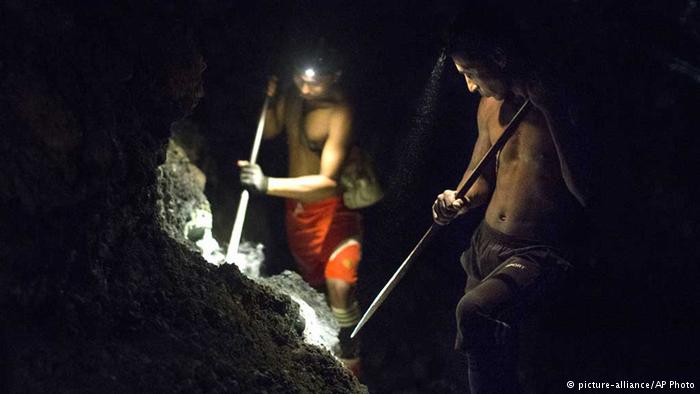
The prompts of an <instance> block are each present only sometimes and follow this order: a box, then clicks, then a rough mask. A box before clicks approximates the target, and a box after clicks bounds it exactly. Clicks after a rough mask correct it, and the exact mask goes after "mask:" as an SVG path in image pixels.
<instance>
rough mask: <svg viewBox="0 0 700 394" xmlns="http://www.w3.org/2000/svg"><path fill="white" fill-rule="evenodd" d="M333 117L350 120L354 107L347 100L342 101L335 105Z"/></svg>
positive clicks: (334, 118)
mask: <svg viewBox="0 0 700 394" xmlns="http://www.w3.org/2000/svg"><path fill="white" fill-rule="evenodd" d="M331 117H332V119H333V120H335V121H346V120H347V121H349V120H351V119H352V107H350V105H349V104H348V103H346V102H340V103H338V104H336V105H334V106H333V110H332V112H331Z"/></svg>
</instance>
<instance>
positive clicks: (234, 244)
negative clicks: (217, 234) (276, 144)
mask: <svg viewBox="0 0 700 394" xmlns="http://www.w3.org/2000/svg"><path fill="white" fill-rule="evenodd" d="M269 106H270V96H265V102H264V103H263V107H262V112H261V113H260V120H259V121H258V129H257V130H256V132H255V139H254V140H253V150H252V152H251V153H250V160H249V161H250V164H255V160H257V158H258V151H259V150H260V141H262V134H263V129H264V128H265V114H266V113H267V108H268V107H269ZM249 199H250V193H249V192H248V190H243V191H242V192H241V199H240V200H239V201H238V210H237V211H236V221H235V222H233V231H231V240H230V241H229V243H228V250H227V251H226V262H227V263H229V264H232V263H235V259H236V256H237V255H238V246H239V245H240V243H241V234H242V233H243V223H244V222H245V214H246V211H247V210H248V200H249Z"/></svg>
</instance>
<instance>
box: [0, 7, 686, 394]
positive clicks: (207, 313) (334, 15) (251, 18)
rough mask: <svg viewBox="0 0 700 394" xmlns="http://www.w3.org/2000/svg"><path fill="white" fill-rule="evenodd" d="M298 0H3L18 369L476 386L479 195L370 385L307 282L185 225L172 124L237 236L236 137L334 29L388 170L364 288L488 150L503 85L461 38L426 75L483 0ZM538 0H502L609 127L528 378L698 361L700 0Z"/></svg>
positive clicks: (25, 376) (12, 338) (404, 292)
mask: <svg viewBox="0 0 700 394" xmlns="http://www.w3.org/2000/svg"><path fill="white" fill-rule="evenodd" d="M280 3H282V2H273V1H261V2H249V3H246V4H242V3H240V2H226V1H216V0H190V1H174V2H167V3H166V2H148V3H144V2H140V1H126V2H107V1H105V2H89V3H87V2H86V3H83V2H71V1H66V2H48V1H7V2H4V3H3V5H2V6H0V51H1V52H0V53H1V55H0V72H1V73H0V130H1V133H2V136H3V138H2V140H0V165H2V167H3V169H4V171H3V172H4V174H3V176H2V177H0V240H1V242H0V262H1V264H0V284H1V286H0V303H1V306H0V310H2V324H1V325H0V327H1V329H0V334H1V336H0V340H1V342H0V360H1V361H0V391H2V392H11V393H14V392H243V393H253V392H255V393H263V392H265V393H273V392H274V393H286V392H299V393H305V392H312V393H317V392H333V393H345V392H348V393H350V392H365V391H367V390H369V391H370V392H373V393H375V392H376V393H462V392H468V389H467V382H466V379H467V378H466V366H465V364H466V361H465V360H464V359H463V356H462V355H460V354H458V353H456V352H455V351H454V350H453V341H454V336H455V324H454V307H455V303H456V302H457V301H458V300H459V297H460V295H461V294H462V292H463V290H464V273H463V270H462V268H461V266H460V264H459V255H460V253H461V251H462V250H463V249H464V248H465V247H466V246H467V244H468V240H469V237H470V235H471V233H472V231H473V230H474V228H475V227H476V226H477V225H478V223H479V221H480V218H479V217H477V216H478V215H473V216H470V217H467V218H464V219H461V220H459V221H457V222H456V223H454V224H452V225H451V226H450V228H449V231H443V232H442V233H441V234H440V235H439V236H438V237H436V238H435V239H434V240H433V242H432V243H431V244H430V245H429V246H428V247H427V249H426V250H425V251H424V253H423V256H422V257H421V258H420V259H419V260H418V261H417V262H416V264H415V265H414V267H412V269H411V271H410V272H409V273H408V274H407V275H406V276H405V277H404V278H403V280H402V282H401V284H400V285H399V286H398V287H397V288H396V290H395V292H394V293H393V294H392V296H391V297H390V298H389V299H388V300H387V301H386V303H385V304H384V305H383V306H382V308H381V309H380V311H379V312H378V313H377V314H376V315H375V317H374V318H373V319H372V320H371V321H370V323H369V324H368V325H367V326H366V327H365V329H364V330H363V332H362V357H363V379H362V384H364V385H365V386H363V385H362V384H360V382H358V381H357V380H356V379H354V378H353V377H352V376H351V375H350V374H349V373H348V372H347V371H346V370H344V369H343V368H342V367H340V366H339V364H338V363H337V362H335V361H334V360H333V359H332V358H331V357H330V355H329V354H328V352H325V351H323V350H320V349H318V348H315V347H313V346H309V345H307V344H304V343H303V342H302V340H301V337H300V333H299V321H298V308H296V306H295V304H293V303H291V302H290V301H289V299H288V298H285V297H282V296H280V295H279V294H276V293H274V292H271V291H269V290H267V289H265V288H261V287H259V286H258V285H257V284H256V283H254V282H252V281H250V280H248V279H247V278H245V277H244V276H243V275H242V274H241V273H240V272H239V271H238V270H237V269H236V268H235V267H233V266H221V267H216V266H213V265H209V264H207V263H206V262H205V261H204V260H203V259H202V258H201V257H200V256H199V255H197V254H196V253H195V252H193V251H192V250H191V248H189V247H187V246H186V245H185V244H184V243H183V242H181V240H178V239H175V238H173V237H172V236H171V234H172V232H173V231H171V230H168V223H172V222H173V221H175V222H177V220H179V219H178V218H177V217H174V218H173V217H168V215H164V214H163V212H162V209H159V206H161V205H159V201H160V200H162V199H163V196H162V195H159V191H158V187H157V184H158V181H159V178H158V176H157V170H156V168H157V167H158V166H159V165H161V164H162V163H163V162H164V161H165V158H166V148H167V146H168V140H169V138H171V136H172V137H173V138H174V139H175V140H177V141H179V142H180V143H181V144H182V145H183V146H184V147H186V151H187V153H188V156H189V160H191V162H192V163H194V164H195V165H196V166H197V167H198V168H199V169H201V171H202V173H203V174H204V175H205V176H206V187H205V190H204V192H205V194H206V197H207V198H208V200H209V202H210V203H211V210H212V213H213V220H214V222H213V234H214V236H215V237H216V238H217V240H218V241H219V242H220V243H226V242H227V241H228V237H229V235H230V231H231V227H232V223H233V217H234V216H235V208H236V205H237V198H238V195H239V193H240V191H241V188H240V185H239V184H238V178H237V177H238V174H237V172H236V169H235V160H237V159H243V158H246V157H247V156H248V154H249V151H250V145H251V141H252V138H253V133H254V130H255V124H256V121H257V116H258V114H259V111H260V106H261V105H262V101H263V98H264V87H265V84H266V81H267V78H268V77H269V76H270V75H272V74H276V75H279V76H280V77H281V78H282V83H289V81H286V80H285V77H284V76H285V75H289V74H290V70H289V67H290V65H289V64H290V58H291V57H292V56H293V55H292V53H294V50H293V49H294V47H295V45H297V44H299V43H300V42H303V41H304V40H312V39H314V38H316V37H318V36H321V35H324V36H327V37H329V38H330V39H333V40H334V41H335V42H336V43H338V45H339V49H340V50H341V51H342V52H343V53H344V54H345V57H346V58H347V59H349V60H350V61H348V62H347V70H345V72H344V75H343V83H344V84H345V85H346V86H347V88H348V90H349V91H350V92H351V97H352V100H353V103H354V105H355V107H356V113H357V119H356V123H355V126H356V129H357V133H358V136H359V138H358V140H359V143H360V144H361V145H362V146H363V147H364V148H365V149H366V150H367V151H368V152H370V153H371V154H372V156H373V157H374V160H375V163H376V165H377V170H378V172H379V175H380V178H381V179H382V181H383V184H384V185H385V189H386V198H385V199H384V200H383V201H382V202H381V203H380V204H378V205H376V206H373V207H371V208H368V209H366V210H364V211H363V215H364V218H365V227H366V230H365V239H364V242H365V244H364V246H363V247H364V252H363V255H364V258H363V262H362V264H361V266H360V269H359V282H358V283H359V287H358V296H359V299H360V302H361V305H362V306H363V307H367V306H368V305H369V303H370V302H371V300H372V298H373V297H374V295H376V293H377V292H378V291H379V289H381V287H382V286H383V285H384V283H385V282H386V280H387V279H388V278H389V277H390V276H391V274H392V273H393V272H394V270H395V269H396V268H397V266H398V265H399V264H400V262H401V261H402V260H403V258H404V257H405V256H406V254H407V253H408V252H409V251H410V249H411V248H412V247H413V245H414V243H415V242H416V241H417V240H418V239H419V238H420V235H421V234H422V232H423V230H425V229H426V228H427V227H428V226H430V224H431V216H430V206H431V204H432V201H433V200H434V198H435V195H436V194H437V193H438V192H440V191H442V190H444V189H445V188H447V187H452V186H453V185H454V184H455V183H456V182H457V181H458V180H459V177H460V176H461V174H462V172H463V171H464V167H465V166H466V164H467V161H468V159H469V157H468V155H469V152H470V151H471V147H472V145H473V144H474V140H475V135H476V132H475V131H474V130H475V127H476V125H475V124H474V123H475V122H474V121H473V119H474V116H475V111H476V105H477V102H478V98H477V97H476V96H475V95H470V94H468V92H467V91H466V89H465V87H464V81H463V80H461V79H460V77H459V75H458V74H457V73H455V72H454V71H453V68H452V66H451V65H450V64H449V63H450V62H449V61H448V62H447V63H448V64H447V65H446V66H445V69H444V70H442V78H441V79H440V80H439V89H432V90H433V92H432V93H433V94H434V97H432V101H431V100H428V101H429V102H427V101H426V97H424V96H425V91H426V90H431V89H426V86H427V85H428V83H429V78H430V76H431V70H432V69H433V67H434V65H435V61H436V59H437V58H438V56H439V54H440V51H441V47H442V45H443V44H442V42H443V41H442V31H443V29H444V27H445V25H446V23H447V21H449V18H450V16H451V15H453V13H454V10H455V9H456V8H457V7H459V6H463V5H464V4H463V3H465V4H466V5H467V6H468V5H469V3H468V2H458V1H447V0H445V1H435V2H398V1H385V2H376V3H372V4H369V3H368V4H364V3H361V2H360V3H358V2H351V1H325V2H319V1H292V2H285V3H284V4H280ZM524 3H525V4H524ZM530 3H534V2H512V4H510V3H508V2H505V1H501V5H502V6H503V7H509V8H511V9H512V10H511V11H512V12H513V14H514V15H517V16H518V17H519V18H521V19H522V20H523V21H526V22H527V23H529V24H530V25H531V26H536V27H537V29H539V34H540V36H539V37H545V38H546V39H545V38H543V42H542V50H543V53H548V54H552V57H553V58H556V59H559V60H561V61H562V63H563V64H564V66H565V67H568V68H569V71H572V72H570V74H571V75H570V76H569V75H568V74H567V77H570V78H571V80H570V81H569V82H571V87H572V89H576V93H577V94H578V96H580V97H583V99H584V101H585V103H586V105H587V107H586V108H587V110H588V111H589V112H588V115H589V118H588V121H589V122H590V125H591V127H592V128H595V131H594V133H596V134H597V135H599V138H600V139H599V141H601V144H600V145H598V146H596V148H597V149H598V154H597V155H596V157H595V160H597V164H596V167H595V168H596V171H597V172H596V174H595V175H596V177H597V178H598V183H597V185H598V190H597V191H598V195H597V199H596V205H594V208H595V209H592V210H591V214H590V218H589V219H590V228H588V229H586V231H587V232H588V233H589V234H588V235H589V236H590V238H591V241H590V242H591V249H592V250H593V253H592V258H591V264H590V267H586V268H585V269H582V270H581V275H580V277H579V280H578V281H577V282H576V284H575V286H573V287H572V288H571V291H570V294H567V295H566V297H562V300H561V302H560V303H558V305H557V307H556V308H554V309H553V310H552V311H551V312H550V313H549V314H548V315H546V316H545V318H544V319H543V320H542V321H540V322H538V324H539V325H538V326H537V327H536V329H535V331H536V332H537V333H538V335H537V338H536V339H535V340H533V341H532V343H529V344H528V346H527V348H526V349H524V350H526V351H525V352H524V359H523V360H522V364H523V369H524V370H526V371H529V373H530V374H534V375H537V376H538V379H537V382H536V383H533V386H532V387H529V388H528V389H529V390H530V391H531V392H535V393H550V392H551V393H556V392H561V391H563V390H564V389H563V387H564V384H565V382H566V381H568V380H573V381H584V380H587V381H592V380H596V379H599V380H602V381H617V380H633V379H676V380H679V381H681V380H688V381H693V379H695V378H697V377H699V376H700V374H698V370H697V365H700V356H699V354H700V353H698V349H697V345H696V343H697V341H696V340H694V336H695V334H696V333H697V332H698V329H700V319H699V316H698V312H699V309H700V308H699V306H698V305H700V303H698V302H697V297H698V280H699V279H700V275H699V274H700V269H699V268H698V264H697V262H698V261H700V253H699V250H700V248H698V245H697V244H698V243H697V240H698V234H700V225H699V224H698V223H699V222H698V220H697V218H698V210H699V208H698V207H697V206H696V205H694V203H693V201H696V200H697V198H698V197H700V196H699V195H698V191H697V187H696V184H695V183H696V182H695V180H696V172H697V170H696V168H698V164H700V163H698V157H700V156H698V155H697V153H696V149H697V148H698V147H700V137H698V134H697V130H696V129H697V125H698V120H699V117H700V113H699V112H698V111H697V110H696V108H695V107H696V105H697V103H698V102H700V89H698V88H699V87H700V53H698V51H697V48H698V47H699V46H698V44H699V43H700V5H698V2H697V1H695V0H677V1H667V2H634V1H602V2H601V1H575V0H562V1H555V2H537V6H536V7H535V4H530ZM544 3H547V4H544ZM537 29H535V30H537ZM285 146H286V145H285V141H284V140H283V139H282V138H279V139H277V140H273V141H270V142H265V143H264V144H263V147H262V150H261V154H260V158H259V162H260V163H261V164H262V166H263V168H266V170H267V171H269V172H270V174H272V175H283V174H284V173H285V171H286V167H285V161H284V160H282V159H281V158H283V157H284V155H285V154H284V152H285V149H286V148H285ZM175 216H176V215H175ZM248 217H249V219H248V221H249V223H252V224H249V225H248V227H246V229H245V230H244V238H246V239H249V240H252V241H256V242H262V243H263V244H264V245H265V253H266V256H267V259H266V266H265V270H266V272H267V274H270V275H271V274H277V273H279V272H281V271H283V270H285V269H292V268H293V262H292V259H291V257H290V256H289V253H288V252H287V248H286V240H285V234H284V226H283V220H282V218H283V217H284V212H283V203H282V201H281V199H270V198H268V199H265V198H253V199H252V200H251V206H250V208H249V216H248ZM591 234H593V235H592V236H591ZM528 351H529V352H531V353H528ZM533 354H538V357H535V356H533Z"/></svg>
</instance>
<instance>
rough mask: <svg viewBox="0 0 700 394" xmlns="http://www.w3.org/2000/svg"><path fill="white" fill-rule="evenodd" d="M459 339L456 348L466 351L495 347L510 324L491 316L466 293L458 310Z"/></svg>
mask: <svg viewBox="0 0 700 394" xmlns="http://www.w3.org/2000/svg"><path fill="white" fill-rule="evenodd" d="M456 315H457V316H456V317H457V340H456V343H455V348H456V349H457V350H460V351H464V352H467V353H469V352H473V351H479V350H483V349H488V348H493V347H494V346H496V345H498V344H499V342H500V341H499V340H498V338H499V337H503V335H504V334H505V332H506V331H507V330H509V329H510V326H509V325H508V324H507V323H505V322H503V321H500V320H498V319H497V318H495V317H493V316H490V315H489V314H488V313H487V312H486V311H485V310H484V308H483V307H482V306H481V305H480V304H479V303H478V302H476V300H475V299H474V297H471V296H470V294H468V293H467V294H465V295H464V296H463V297H462V299H461V300H460V301H459V304H458V305H457V310H456Z"/></svg>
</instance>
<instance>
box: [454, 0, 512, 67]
mask: <svg viewBox="0 0 700 394" xmlns="http://www.w3.org/2000/svg"><path fill="white" fill-rule="evenodd" d="M520 36H521V34H520V32H519V29H518V27H517V25H516V23H515V21H514V19H513V18H511V17H510V15H509V12H508V10H507V9H506V8H505V7H500V8H499V7H497V6H495V5H493V4H491V3H486V2H485V1H484V2H480V3H478V4H475V3H472V4H471V5H470V7H469V8H468V9H465V10H463V11H461V12H459V13H458V14H457V16H456V17H455V18H454V19H453V20H452V22H451V23H450V26H449V28H448V31H447V53H448V54H450V55H455V54H461V55H463V56H465V57H467V58H468V59H470V60H476V61H480V62H488V63H489V64H492V65H496V66H498V67H499V68H500V69H501V71H505V70H506V69H507V68H509V67H508V66H509V65H512V63H513V62H514V61H515V62H520V61H522V60H524V53H523V52H522V51H523V49H522V47H523V45H522V44H523V42H522V40H521V38H520Z"/></svg>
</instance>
